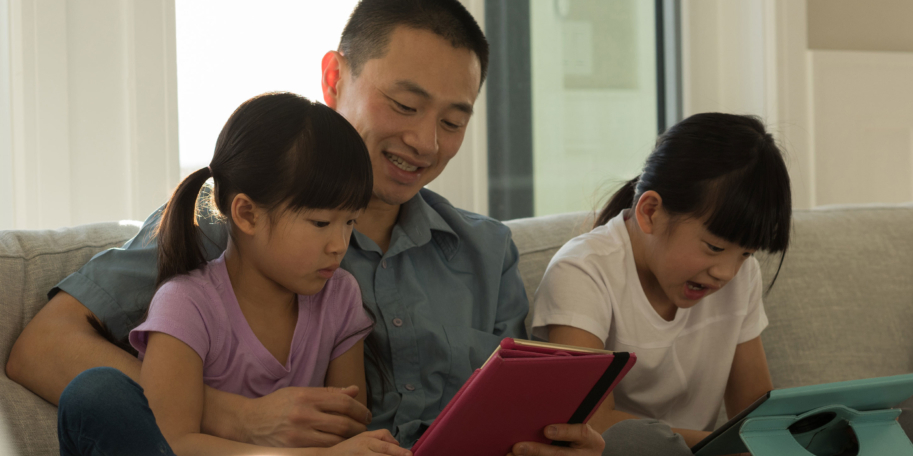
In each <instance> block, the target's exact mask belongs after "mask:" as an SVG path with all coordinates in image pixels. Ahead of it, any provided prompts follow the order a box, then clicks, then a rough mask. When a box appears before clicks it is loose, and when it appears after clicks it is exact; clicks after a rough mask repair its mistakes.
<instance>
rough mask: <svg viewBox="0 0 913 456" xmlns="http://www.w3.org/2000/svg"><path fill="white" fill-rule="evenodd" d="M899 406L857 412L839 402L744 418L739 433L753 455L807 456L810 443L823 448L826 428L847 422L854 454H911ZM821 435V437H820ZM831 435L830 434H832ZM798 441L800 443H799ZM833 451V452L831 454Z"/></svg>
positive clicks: (843, 425)
mask: <svg viewBox="0 0 913 456" xmlns="http://www.w3.org/2000/svg"><path fill="white" fill-rule="evenodd" d="M900 412H901V411H900V409H887V410H873V411H868V412H859V411H856V410H854V409H851V408H848V407H845V406H843V405H830V406H826V407H821V408H818V409H815V410H812V411H809V412H806V413H804V414H802V415H798V416H793V415H783V416H764V417H758V418H748V419H746V420H745V422H744V423H743V425H742V427H741V429H740V430H739V436H740V437H741V438H742V441H743V442H744V443H745V446H746V447H748V451H750V452H751V454H752V455H753V456H774V455H777V456H809V455H813V454H814V453H812V452H810V451H809V450H807V449H806V448H811V447H810V445H812V444H814V445H815V446H816V447H817V448H826V447H827V445H828V444H829V442H828V440H833V439H829V438H828V436H827V431H828V430H831V431H832V432H842V431H840V430H838V428H843V427H845V426H846V425H847V424H848V425H849V426H850V427H851V428H852V429H853V432H854V433H855V434H856V440H857V441H858V444H859V452H858V453H854V454H857V455H858V456H882V455H895V456H913V443H911V442H910V439H909V438H908V437H907V435H906V433H904V431H903V429H901V427H900V424H898V423H897V421H896V418H897V417H898V416H899V415H900ZM820 434H824V436H825V437H824V438H818V439H816V437H820ZM832 435H833V434H832ZM800 442H802V443H800ZM831 454H833V453H831Z"/></svg>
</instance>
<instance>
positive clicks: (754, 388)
mask: <svg viewBox="0 0 913 456" xmlns="http://www.w3.org/2000/svg"><path fill="white" fill-rule="evenodd" d="M772 389H773V381H772V380H771V379H770V370H769V369H768V368H767V355H765V354H764V345H763V344H762V343H761V336H758V337H755V338H754V339H751V340H749V341H748V342H743V343H741V344H739V345H738V346H736V349H735V356H734V357H733V359H732V369H731V370H730V371H729V381H728V382H727V383H726V394H725V395H724V396H723V399H724V400H725V402H726V414H727V415H729V419H732V417H734V416H736V415H738V414H739V412H741V411H742V410H745V408H746V407H748V406H749V405H751V404H752V403H753V402H754V401H756V400H758V398H759V397H761V396H763V395H765V394H767V392H768V391H770V390H772Z"/></svg>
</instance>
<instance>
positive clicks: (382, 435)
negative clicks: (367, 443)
mask: <svg viewBox="0 0 913 456" xmlns="http://www.w3.org/2000/svg"><path fill="white" fill-rule="evenodd" d="M365 435H367V436H370V437H373V438H375V439H378V440H382V441H384V442H389V443H392V444H394V445H397V446H398V445H399V442H398V441H397V440H396V439H394V438H393V434H391V433H390V431H388V430H386V429H378V430H376V431H370V432H365Z"/></svg>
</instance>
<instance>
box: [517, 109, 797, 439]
mask: <svg viewBox="0 0 913 456" xmlns="http://www.w3.org/2000/svg"><path fill="white" fill-rule="evenodd" d="M790 201H791V200H790V186H789V176H788V174H787V171H786V166H785V164H784V162H783V158H782V156H781V154H780V150H779V149H778V148H777V146H776V144H775V143H774V140H773V138H772V137H771V136H770V134H768V133H767V132H766V131H765V129H764V125H763V124H762V123H761V122H760V121H759V120H758V119H757V118H754V117H747V116H736V115H729V114H719V113H705V114H697V115H694V116H691V117H689V118H688V119H685V120H683V121H682V122H680V123H678V124H677V125H675V126H674V127H672V128H670V129H669V130H668V131H667V132H666V133H664V134H663V135H662V136H660V138H659V139H658V140H657V143H656V147H655V149H654V150H653V152H652V153H651V154H650V156H649V157H648V158H647V161H646V164H645V166H644V169H643V172H642V173H641V175H640V176H638V177H637V178H634V179H632V180H631V181H629V182H628V183H627V184H626V185H625V186H624V187H623V188H622V189H621V190H619V191H618V192H617V193H615V195H614V196H613V197H612V198H611V200H610V201H609V203H608V204H607V205H606V207H605V208H604V209H603V210H602V212H601V213H600V214H599V217H598V219H597V221H596V224H595V228H594V229H593V230H592V231H591V232H589V233H587V234H584V235H581V236H578V237H576V238H574V239H573V240H571V241H570V242H568V243H567V244H566V245H565V246H564V247H562V248H561V250H560V251H559V252H558V253H557V254H556V255H555V257H554V258H553V259H552V261H551V263H550V264H549V267H548V270H547V271H546V273H545V277H544V278H543V279H542V284H541V285H540V287H539V289H538V291H537V292H536V297H535V301H534V305H533V308H534V309H535V311H534V317H533V335H534V336H538V337H542V338H547V339H548V340H549V341H551V342H556V343H560V344H568V345H577V346H582V347H592V348H606V349H609V350H617V351H629V352H635V353H636V354H637V358H638V360H637V364H636V365H635V366H634V368H633V369H632V370H631V372H630V373H629V374H628V376H627V377H626V378H625V379H624V381H622V382H621V383H620V384H619V385H618V387H617V388H615V390H614V393H613V395H612V396H610V397H609V399H608V400H606V401H605V403H604V404H603V406H602V407H601V408H600V410H599V411H598V412H597V413H596V414H595V415H594V417H593V419H592V420H591V421H590V424H591V425H592V426H593V427H594V428H595V429H596V430H597V431H598V432H603V431H605V430H606V429H608V428H609V427H611V426H612V425H614V424H616V423H618V422H620V421H623V420H627V419H633V418H654V419H657V420H661V421H662V422H664V423H666V424H668V425H670V426H671V427H672V428H673V431H675V432H677V433H678V434H681V436H682V437H684V443H686V444H687V445H688V446H689V447H690V446H692V445H694V444H696V443H697V442H699V441H700V440H701V439H703V438H704V437H705V436H707V435H708V434H709V431H711V430H712V429H713V426H714V424H715V422H716V418H717V414H718V411H719V410H720V406H721V405H722V403H723V402H725V404H726V411H727V414H728V415H729V417H730V418H731V417H733V416H735V415H736V414H737V413H739V412H740V411H742V410H743V409H744V408H745V407H747V406H748V405H750V404H751V403H752V402H754V401H755V400H756V399H758V398H759V397H760V396H762V395H763V394H765V393H766V392H767V391H769V390H770V389H772V382H771V379H770V373H769V372H768V369H767V360H766V358H765V355H764V348H763V346H762V344H761V337H760V334H761V331H762V330H763V329H764V328H765V327H766V326H767V316H766V315H765V313H764V306H763V305H762V303H761V295H762V289H763V285H762V282H761V273H760V269H759V266H758V262H757V260H755V259H754V258H753V257H752V254H753V253H754V252H755V251H757V250H764V251H768V252H776V253H780V254H781V256H780V262H781V264H782V260H783V256H782V255H783V254H784V253H785V252H786V249H787V246H788V245H789V230H790V218H791V213H792V209H791V203H790ZM689 453H690V452H689Z"/></svg>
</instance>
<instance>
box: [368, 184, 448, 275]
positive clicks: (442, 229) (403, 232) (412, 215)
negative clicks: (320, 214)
mask: <svg viewBox="0 0 913 456" xmlns="http://www.w3.org/2000/svg"><path fill="white" fill-rule="evenodd" d="M431 240H434V242H435V243H436V244H437V245H438V247H440V249H441V251H442V252H443V253H444V255H445V256H446V257H447V260H448V261H449V260H450V259H452V258H453V256H454V255H455V254H456V252H457V250H459V245H460V237H459V236H458V235H457V234H456V232H455V231H453V228H451V227H450V225H449V224H448V223H447V222H446V221H445V220H444V218H443V217H441V214H439V213H438V212H437V211H435V210H434V208H432V207H431V205H429V204H428V202H426V201H425V199H424V198H423V197H422V195H421V193H417V194H416V195H415V196H413V197H412V198H411V199H410V200H409V201H406V202H405V203H403V205H402V207H400V210H399V219H398V220H397V221H396V225H395V226H394V227H393V234H392V237H391V239H390V249H389V250H388V251H387V253H386V255H385V256H394V255H396V254H398V253H400V252H402V251H404V250H407V249H409V248H411V247H419V246H422V245H425V244H427V243H428V242H429V241H431ZM352 244H353V245H354V246H355V247H356V248H359V249H362V250H370V251H376V252H378V253H381V252H380V247H378V246H377V244H376V243H375V242H374V241H372V240H371V239H370V238H368V237H367V236H365V235H364V234H362V233H360V232H358V230H355V231H353V232H352Z"/></svg>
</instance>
